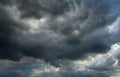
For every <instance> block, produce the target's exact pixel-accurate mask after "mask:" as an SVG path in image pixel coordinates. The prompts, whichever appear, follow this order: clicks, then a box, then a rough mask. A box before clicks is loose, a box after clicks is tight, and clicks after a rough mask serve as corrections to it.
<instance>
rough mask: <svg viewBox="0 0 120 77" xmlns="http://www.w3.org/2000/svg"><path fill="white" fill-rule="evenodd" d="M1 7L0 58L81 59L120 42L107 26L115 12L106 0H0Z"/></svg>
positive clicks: (49, 60)
mask: <svg viewBox="0 0 120 77" xmlns="http://www.w3.org/2000/svg"><path fill="white" fill-rule="evenodd" d="M10 8H11V9H10ZM15 8H16V9H17V10H14V9H15ZM0 10H1V11H0V12H1V15H0V27H1V28H0V58H1V59H12V60H20V59H21V57H22V56H31V57H35V58H40V59H43V60H45V61H48V62H50V63H54V62H55V61H56V60H60V59H62V60H64V59H71V60H74V59H83V58H86V57H87V56H85V55H87V54H89V53H104V52H107V51H108V50H109V49H110V46H111V45H112V44H114V43H116V42H119V40H117V41H113V40H112V39H111V35H112V34H110V33H109V31H108V29H106V28H107V26H108V25H110V24H111V23H113V22H114V20H116V17H117V15H118V14H116V15H113V12H112V4H110V3H109V2H107V1H103V0H100V1H99V0H44V1H42V0H36V1H34V0H25V1H24V0H19V1H18V0H10V2H9V1H3V0H2V1H1V2H0ZM117 10H118V9H116V11H117ZM117 12H118V11H117ZM14 14H15V15H14ZM118 32H119V31H118ZM118 32H117V33H118ZM117 33H115V34H117ZM116 37H119V36H116ZM113 38H114V37H113ZM111 40H112V41H111Z"/></svg>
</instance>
